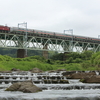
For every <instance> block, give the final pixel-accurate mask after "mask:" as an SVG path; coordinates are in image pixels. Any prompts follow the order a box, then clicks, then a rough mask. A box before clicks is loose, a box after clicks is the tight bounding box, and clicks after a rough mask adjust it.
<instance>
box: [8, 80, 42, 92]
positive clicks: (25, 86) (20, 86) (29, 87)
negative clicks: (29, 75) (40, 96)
mask: <svg viewBox="0 0 100 100" xmlns="http://www.w3.org/2000/svg"><path fill="white" fill-rule="evenodd" d="M6 91H21V92H24V93H35V92H39V91H42V90H41V89H40V88H38V87H37V86H35V85H34V84H33V83H32V82H31V81H27V82H16V83H14V84H12V85H11V86H10V87H9V88H7V89H6Z"/></svg>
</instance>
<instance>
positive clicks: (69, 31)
mask: <svg viewBox="0 0 100 100" xmlns="http://www.w3.org/2000/svg"><path fill="white" fill-rule="evenodd" d="M66 31H67V32H68V33H71V36H72V40H71V51H72V52H73V29H69V30H64V34H65V32H66Z"/></svg>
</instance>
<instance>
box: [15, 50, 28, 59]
mask: <svg viewBox="0 0 100 100" xmlns="http://www.w3.org/2000/svg"><path fill="white" fill-rule="evenodd" d="M26 56H27V55H26V50H25V49H18V50H17V58H25V57H26Z"/></svg>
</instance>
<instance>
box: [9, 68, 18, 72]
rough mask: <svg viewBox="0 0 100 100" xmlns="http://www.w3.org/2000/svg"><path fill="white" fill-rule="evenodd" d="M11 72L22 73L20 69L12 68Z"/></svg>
mask: <svg viewBox="0 0 100 100" xmlns="http://www.w3.org/2000/svg"><path fill="white" fill-rule="evenodd" d="M11 71H20V69H16V68H12V69H11Z"/></svg>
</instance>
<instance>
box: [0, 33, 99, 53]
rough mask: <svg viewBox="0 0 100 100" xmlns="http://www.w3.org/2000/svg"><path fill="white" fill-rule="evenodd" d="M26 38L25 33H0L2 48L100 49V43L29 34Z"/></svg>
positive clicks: (69, 50)
mask: <svg viewBox="0 0 100 100" xmlns="http://www.w3.org/2000/svg"><path fill="white" fill-rule="evenodd" d="M24 40H25V36H24V35H15V34H14V35H13V34H7V33H0V47H1V48H12V49H29V50H45V51H58V52H74V51H76V52H82V51H86V50H92V51H94V52H97V51H100V44H98V43H89V42H82V41H75V40H73V41H72V40H63V39H57V38H47V37H36V36H28V39H27V41H24Z"/></svg>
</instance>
